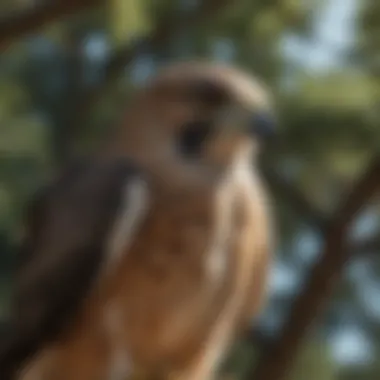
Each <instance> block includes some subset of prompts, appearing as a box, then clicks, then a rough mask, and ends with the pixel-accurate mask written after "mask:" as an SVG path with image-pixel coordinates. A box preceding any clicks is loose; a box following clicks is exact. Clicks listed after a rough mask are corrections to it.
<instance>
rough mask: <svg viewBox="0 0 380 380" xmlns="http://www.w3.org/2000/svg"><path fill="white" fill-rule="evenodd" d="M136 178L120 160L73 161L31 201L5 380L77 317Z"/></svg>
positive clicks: (1, 347)
mask: <svg viewBox="0 0 380 380" xmlns="http://www.w3.org/2000/svg"><path fill="white" fill-rule="evenodd" d="M136 177H139V172H138V170H137V169H136V168H135V167H134V166H133V165H131V164H130V163H129V162H126V161H125V160H122V159H115V160H112V161H107V162H104V161H103V162H96V163H94V162H92V163H90V162H76V163H74V164H72V165H70V167H69V168H68V169H67V170H66V171H65V172H64V173H63V174H62V175H61V176H60V177H59V178H58V179H57V180H56V181H54V182H53V183H51V184H50V185H48V186H47V187H45V188H44V189H42V190H41V191H40V192H39V193H38V194H37V196H36V197H35V198H34V200H33V201H32V202H31V203H30V207H29V208H28V214H27V216H26V223H27V228H26V236H25V238H24V242H23V244H22V247H21V252H20V261H19V266H18V269H17V273H16V289H15V294H14V302H13V313H12V316H11V320H10V322H9V326H8V328H7V333H6V336H5V337H3V339H2V341H1V344H0V378H1V379H2V380H8V379H12V377H13V376H14V372H15V371H16V370H17V368H19V367H20V366H22V365H23V364H24V363H25V361H26V360H29V359H30V358H31V356H32V355H33V354H34V353H36V352H37V351H38V349H39V348H40V347H42V346H43V345H44V344H45V343H46V342H48V341H49V340H51V339H55V338H57V335H58V334H59V333H61V332H62V330H63V329H64V328H65V326H67V324H68V323H69V322H70V319H71V318H72V317H74V316H75V312H76V311H77V310H78V307H79V305H80V304H81V302H82V301H83V299H84V298H85V297H86V295H87V293H88V291H89V289H90V288H91V285H92V283H93V281H94V280H95V279H96V277H97V274H98V272H99V269H100V267H101V265H102V262H103V260H104V259H105V252H106V249H105V244H106V241H107V236H108V234H109V232H110V229H111V227H112V222H113V219H114V218H115V217H116V213H117V210H118V207H119V204H120V202H121V198H122V191H125V189H126V187H127V186H128V185H129V184H130V183H131V181H132V180H133V179H135V178H136Z"/></svg>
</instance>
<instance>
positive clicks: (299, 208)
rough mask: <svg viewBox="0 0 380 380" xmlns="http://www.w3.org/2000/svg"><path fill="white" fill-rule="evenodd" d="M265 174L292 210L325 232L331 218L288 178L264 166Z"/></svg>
mask: <svg viewBox="0 0 380 380" xmlns="http://www.w3.org/2000/svg"><path fill="white" fill-rule="evenodd" d="M263 175H264V178H265V180H266V181H267V183H268V184H269V186H270V187H272V188H274V189H276V190H277V191H278V192H279V193H280V194H281V197H282V198H283V199H284V200H286V201H287V202H288V203H289V204H290V207H291V208H292V210H294V211H295V212H297V213H298V214H299V215H300V216H302V218H304V219H305V220H307V221H308V222H309V223H311V224H312V226H313V227H316V228H317V229H318V230H319V231H321V232H324V231H325V229H326V226H327V224H328V220H329V218H328V217H327V216H326V215H324V214H323V213H322V212H321V211H320V210H318V209H317V208H316V207H315V206H314V205H313V204H312V203H311V202H310V201H309V200H308V199H307V197H306V196H305V194H303V193H302V192H301V191H300V190H299V189H297V188H296V187H295V186H293V185H292V184H291V183H289V182H288V181H287V180H286V179H284V178H282V177H281V176H280V175H278V174H276V173H275V172H273V170H267V169H266V168H263Z"/></svg>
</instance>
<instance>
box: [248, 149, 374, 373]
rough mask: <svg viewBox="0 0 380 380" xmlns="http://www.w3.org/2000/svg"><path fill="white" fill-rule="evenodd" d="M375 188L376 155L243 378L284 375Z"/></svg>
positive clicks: (337, 272) (339, 268)
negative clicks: (276, 330) (275, 333)
mask: <svg viewBox="0 0 380 380" xmlns="http://www.w3.org/2000/svg"><path fill="white" fill-rule="evenodd" d="M379 189H380V156H376V157H375V158H374V160H373V161H372V163H371V164H370V166H369V168H368V170H367V171H366V172H365V174H364V175H363V177H362V178H361V179H360V180H359V181H358V183H357V185H356V186H355V187H354V189H353V191H352V192H351V194H350V196H349V197H348V199H347V201H346V202H345V203H344V204H343V205H342V207H341V208H340V210H338V212H337V213H336V216H335V217H334V218H333V220H332V222H331V223H330V225H329V228H328V230H327V233H326V239H325V247H324V250H323V253H322V256H321V259H320V261H319V262H318V263H317V264H316V265H315V266H314V268H313V269H312V271H311V274H310V276H309V280H308V283H307V284H306V286H305V288H304V291H303V292H302V293H301V294H300V295H299V296H298V297H297V299H296V300H295V302H294V305H293V307H292V310H291V313H290V315H289V318H288V320H287V322H286V323H285V325H284V328H283V331H282V333H281V334H280V336H279V338H278V339H277V340H276V342H275V343H274V344H273V346H272V347H271V349H270V350H268V351H266V352H264V353H263V355H262V357H261V358H260V360H259V362H258V365H257V366H256V368H254V369H253V370H252V371H251V372H250V373H249V376H248V377H247V378H249V379H255V380H280V379H283V378H284V377H285V376H286V375H287V373H288V371H289V368H290V366H291V365H292V362H293V360H294V358H295V355H296V353H297V350H298V348H299V345H300V343H301V341H302V339H303V337H304V335H305V333H306V331H307V328H308V326H309V325H310V323H311V322H312V321H313V319H314V318H315V317H316V315H317V313H318V312H319V311H320V309H321V308H322V306H323V304H324V302H325V301H326V299H327V297H328V295H329V293H330V291H331V289H332V287H333V285H334V283H335V280H336V279H337V277H338V276H339V274H340V272H341V270H342V268H343V266H344V263H345V262H346V259H347V257H348V252H349V249H348V247H347V236H346V235H347V231H348V229H349V226H350V224H351V222H352V221H353V219H354V217H355V215H356V214H357V213H358V212H359V211H360V210H361V208H362V207H363V205H364V204H365V203H366V202H367V201H368V200H369V199H370V198H371V197H372V196H373V195H374V193H375V192H376V191H378V190H379Z"/></svg>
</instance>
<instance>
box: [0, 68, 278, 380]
mask: <svg viewBox="0 0 380 380" xmlns="http://www.w3.org/2000/svg"><path fill="white" fill-rule="evenodd" d="M271 108H272V106H271V101H270V97H269V95H268V91H267V90H266V89H265V87H264V85H262V84H261V83H260V82H259V81H258V80H256V79H254V78H253V77H251V76H250V75H248V74H247V73H244V72H243V71H241V70H240V69H237V68H233V67H229V66H227V65H220V64H213V63H207V62H192V63H175V64H172V65H169V66H168V67H166V68H164V69H163V70H161V71H160V72H159V73H158V75H157V76H156V77H155V78H153V80H151V81H150V82H149V83H148V84H147V85H145V86H144V88H143V89H141V90H140V91H139V92H138V93H137V94H136V96H135V97H134V99H133V100H132V101H131V102H130V104H129V107H128V109H127V112H126V113H125V117H124V118H123V120H122V122H121V123H120V124H121V127H120V128H119V129H118V130H117V132H116V135H115V136H114V137H113V138H112V139H110V141H108V142H106V143H105V144H104V146H103V147H102V148H101V149H100V150H99V152H98V153H96V154H94V155H93V156H92V157H91V158H86V159H84V160H78V161H76V162H74V163H71V164H70V165H68V166H67V168H66V169H65V170H64V171H63V172H62V173H61V174H60V175H59V176H58V178H56V179H54V180H53V181H51V183H50V184H48V185H47V186H46V187H45V188H43V189H42V190H41V191H40V192H39V193H38V194H37V195H36V196H35V197H34V200H33V201H32V202H31V203H30V206H29V209H28V212H27V215H26V232H25V238H24V240H23V244H22V250H21V253H20V265H19V268H18V270H17V273H16V289H15V294H14V300H13V301H14V302H13V310H12V316H11V321H10V324H9V329H8V331H7V334H6V336H4V337H3V339H2V342H1V345H0V378H1V379H2V380H10V379H12V380H15V379H17V380H73V379H80V380H97V379H99V380H100V379H110V380H111V379H112V380H119V379H120V380H126V379H132V378H135V376H142V377H143V378H146V379H158V378H159V379H177V380H206V379H212V378H214V376H215V374H216V371H217V369H218V366H219V364H220V362H221V360H222V359H223V356H224V354H225V353H226V351H227V349H228V348H229V346H230V345H231V343H232V342H233V341H234V339H235V338H236V337H237V335H238V334H239V333H240V332H241V331H243V329H244V328H247V327H248V326H249V324H250V322H251V320H252V318H253V317H255V316H256V315H257V314H258V312H259V311H260V308H261V305H262V303H263V300H264V298H265V289H266V282H267V274H268V267H269V263H270V257H271V254H270V252H271V241H272V238H271V226H270V212H269V211H268V201H267V197H266V192H265V189H264V187H263V185H262V183H261V181H260V176H259V174H258V172H257V169H256V157H257V155H258V152H259V151H260V149H261V147H262V145H263V142H265V140H266V139H268V138H270V137H271V136H273V135H274V132H275V125H274V118H273V113H272V109H271Z"/></svg>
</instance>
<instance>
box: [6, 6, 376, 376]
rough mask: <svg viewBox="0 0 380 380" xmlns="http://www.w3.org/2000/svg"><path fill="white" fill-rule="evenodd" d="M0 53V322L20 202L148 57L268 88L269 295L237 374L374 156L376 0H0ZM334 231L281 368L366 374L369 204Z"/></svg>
mask: <svg viewBox="0 0 380 380" xmlns="http://www.w3.org/2000/svg"><path fill="white" fill-rule="evenodd" d="M0 51H1V54H0V316H1V317H2V318H3V319H5V318H6V314H7V307H8V302H9V295H10V294H11V288H12V266H13V263H14V258H15V252H16V249H17V245H18V243H19V236H20V228H21V220H22V215H23V207H24V205H25V202H26V200H27V199H28V197H30V196H31V194H32V193H33V192H34V190H35V189H36V188H38V186H40V185H41V184H42V183H44V181H45V180H46V179H47V178H48V177H49V176H50V175H51V174H52V173H54V172H56V171H57V170H59V167H61V166H62V165H64V163H65V162H66V161H67V159H69V157H70V156H71V155H72V154H75V153H83V152H89V151H91V150H92V149H94V148H96V146H97V144H98V143H99V142H100V141H101V140H102V139H103V138H104V136H106V135H107V134H108V133H109V132H110V130H112V128H113V127H114V126H115V125H117V120H118V119H119V117H120V115H121V113H122V112H123V107H124V105H125V103H126V102H127V101H128V97H129V96H130V95H131V94H133V92H134V90H135V89H136V88H137V87H139V86H140V85H141V84H143V83H144V81H146V80H147V79H149V77H150V76H151V75H152V74H154V72H155V70H156V69H157V68H158V67H159V66H162V65H164V64H165V63H167V62H171V61H174V60H186V59H194V58H199V57H202V58H209V59H212V60H216V61H224V62H231V63H235V64H238V65H240V66H241V67H244V68H246V69H247V70H249V71H250V72H252V73H254V74H256V75H258V76H259V77H261V78H263V79H264V80H265V81H266V83H267V84H268V85H269V86H270V88H271V89H272V90H273V92H274V94H275V99H276V107H277V109H278V114H279V118H280V120H281V139H280V142H279V143H278V145H277V146H276V147H273V149H272V150H269V151H268V152H267V153H266V155H265V156H264V157H263V168H264V172H265V173H266V177H267V179H268V182H269V189H270V192H271V195H272V198H273V202H274V207H273V208H274V212H275V215H276V219H275V220H276V228H277V230H278V235H279V236H278V248H277V251H276V258H275V264H274V266H273V268H272V274H271V281H270V302H269V304H268V306H267V308H266V310H265V311H264V313H263V315H262V317H261V318H260V323H259V325H258V326H255V327H253V329H252V334H251V335H250V336H249V339H247V340H243V341H242V342H241V343H239V344H237V346H236V348H235V349H234V350H233V353H232V355H231V358H230V360H228V361H227V363H226V371H227V373H230V374H231V375H230V377H229V378H230V379H243V378H245V377H247V376H248V375H247V374H249V373H250V371H251V369H252V366H253V365H254V363H255V360H257V359H258V358H259V354H260V353H262V352H263V350H265V349H268V347H270V345H271V344H272V343H273V342H274V341H276V339H277V338H278V337H279V336H280V335H279V334H280V333H281V331H282V329H283V328H286V320H287V317H288V315H289V312H290V310H291V307H292V301H293V300H294V299H295V297H297V296H298V295H299V294H301V293H302V292H303V290H304V289H305V284H306V282H307V279H308V276H309V275H310V271H311V268H312V267H313V265H315V263H317V262H318V260H319V259H320V257H321V251H322V248H323V244H324V236H325V235H324V233H323V232H324V227H325V225H326V224H327V221H328V218H329V217H330V216H332V215H334V212H336V210H337V208H338V207H339V205H340V203H341V200H342V199H344V197H346V195H347V194H348V193H349V191H350V189H351V187H352V185H353V183H354V182H355V181H356V180H357V178H359V177H360V176H361V174H362V173H363V171H364V170H365V168H366V167H367V164H368V162H369V160H370V159H371V157H372V156H373V155H374V154H375V153H376V152H377V153H378V152H380V2H379V0H230V1H227V0H220V1H215V0H214V1H206V0H204V1H201V0H198V1H197V0H161V1H154V0H103V1H101V0H76V1H74V0H65V1H62V0H61V1H59V0H56V1H53V0H50V1H48V0H46V1H44V0H1V1H0ZM379 176H380V173H379ZM348 237H349V239H348V240H349V244H348V248H347V249H348V251H349V252H348V254H349V255H350V260H349V261H347V264H346V265H345V267H344V270H343V272H342V273H341V274H342V276H341V277H340V278H339V281H338V282H337V284H336V285H337V286H336V287H335V288H334V293H333V295H332V297H331V298H329V299H328V301H327V305H326V306H327V307H326V308H325V309H324V310H323V313H321V315H319V316H318V318H317V320H316V321H314V323H313V325H312V326H310V327H311V328H310V329H309V331H308V334H307V336H306V338H305V339H304V340H303V342H302V346H301V349H300V350H299V353H298V354H297V356H296V360H295V364H294V365H293V366H292V367H291V368H292V369H291V371H290V372H289V373H288V374H287V376H288V377H287V379H289V380H303V379H307V380H376V379H379V378H380V259H379V257H380V202H379V201H378V202H376V201H372V202H370V203H369V204H368V205H367V206H366V207H365V208H364V209H363V210H362V212H361V213H360V214H358V215H357V216H356V219H355V223H354V225H353V227H352V228H351V229H350V232H349V236H348ZM310 297H312V295H310ZM268 365H270V364H268ZM268 380H269V378H268Z"/></svg>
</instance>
